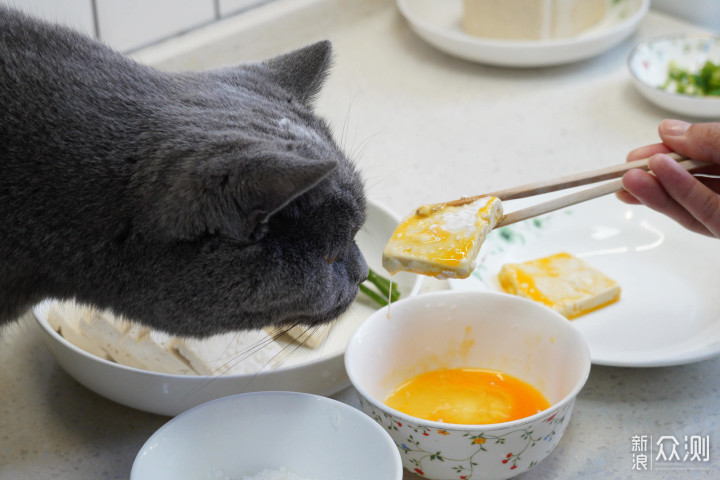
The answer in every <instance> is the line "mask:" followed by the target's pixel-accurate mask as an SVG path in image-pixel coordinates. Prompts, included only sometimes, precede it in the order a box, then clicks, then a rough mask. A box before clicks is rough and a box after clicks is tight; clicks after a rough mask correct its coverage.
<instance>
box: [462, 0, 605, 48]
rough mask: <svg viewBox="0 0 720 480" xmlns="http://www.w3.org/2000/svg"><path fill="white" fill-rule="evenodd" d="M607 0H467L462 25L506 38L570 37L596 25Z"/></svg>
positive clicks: (488, 35)
mask: <svg viewBox="0 0 720 480" xmlns="http://www.w3.org/2000/svg"><path fill="white" fill-rule="evenodd" d="M607 3H608V0H464V1H463V6H464V11H463V22H462V23H463V28H464V30H465V31H466V32H467V33H468V34H470V35H474V36H477V37H484V38H498V39H504V40H551V39H556V38H568V37H573V36H575V35H579V34H581V33H582V32H584V31H586V30H588V29H590V28H592V27H593V26H595V25H597V24H598V23H599V22H600V21H601V20H602V19H603V18H605V13H606V9H607Z"/></svg>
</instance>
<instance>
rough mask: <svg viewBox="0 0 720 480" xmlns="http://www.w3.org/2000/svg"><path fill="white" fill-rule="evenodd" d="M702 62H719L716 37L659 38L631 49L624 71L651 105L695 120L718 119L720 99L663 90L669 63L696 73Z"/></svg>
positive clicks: (719, 47) (718, 46)
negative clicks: (626, 69)
mask: <svg viewBox="0 0 720 480" xmlns="http://www.w3.org/2000/svg"><path fill="white" fill-rule="evenodd" d="M706 61H711V62H714V63H715V64H717V63H720V36H716V35H680V36H671V37H660V38H656V39H654V40H650V41H649V42H645V43H642V44H640V45H638V46H637V47H635V48H634V49H633V51H632V52H631V53H630V56H629V57H628V69H629V70H630V73H631V75H632V79H633V84H634V85H635V87H636V88H637V89H638V91H639V92H640V93H641V94H642V95H643V96H644V97H645V98H647V99H648V100H649V101H650V102H652V103H654V104H655V105H657V106H659V107H661V108H664V109H666V110H669V111H671V112H674V113H679V114H681V115H686V116H689V117H699V118H716V119H717V118H720V96H702V97H701V96H692V95H685V94H680V93H675V91H674V90H672V89H667V90H666V89H665V88H664V86H665V84H666V82H667V78H668V72H669V66H670V62H674V63H675V64H676V65H677V66H678V67H680V68H683V69H687V70H688V71H691V72H697V71H699V70H700V68H702V66H703V65H704V64H705V62H706Z"/></svg>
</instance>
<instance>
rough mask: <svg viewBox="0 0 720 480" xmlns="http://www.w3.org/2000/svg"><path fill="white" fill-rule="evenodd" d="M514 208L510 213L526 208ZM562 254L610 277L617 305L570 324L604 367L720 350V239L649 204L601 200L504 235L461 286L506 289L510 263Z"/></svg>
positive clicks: (491, 240)
mask: <svg viewBox="0 0 720 480" xmlns="http://www.w3.org/2000/svg"><path fill="white" fill-rule="evenodd" d="M522 204H523V202H521V201H519V200H518V201H516V203H515V204H513V203H511V202H508V203H507V210H508V211H513V210H515V209H516V205H517V208H520V207H521V206H522ZM560 251H567V252H568V253H572V254H575V255H577V256H579V257H581V258H583V259H584V260H585V261H587V262H588V263H590V264H591V265H594V266H595V267H597V268H599V269H600V270H601V271H603V272H604V273H606V274H607V275H609V276H610V277H612V278H614V279H615V280H616V281H617V282H618V283H619V284H620V286H621V287H622V295H621V298H620V300H619V301H618V302H617V303H615V304H612V305H609V306H607V307H605V308H602V309H600V310H597V311H595V312H592V313H589V314H586V315H584V316H581V317H579V318H577V319H575V320H573V321H572V324H573V325H574V326H575V327H576V328H577V329H578V330H579V331H580V332H581V333H582V334H583V336H584V337H585V340H586V341H587V343H588V345H589V347H590V355H591V357H592V361H593V363H595V364H598V365H614V366H627V367H653V366H666V365H679V364H685V363H691V362H695V361H699V360H704V359H707V358H710V357H712V356H715V355H718V354H720V303H718V301H717V298H718V295H717V288H716V285H717V272H718V271H720V249H719V248H718V243H717V240H715V239H711V238H708V237H704V236H701V235H698V234H694V233H691V232H689V231H687V230H685V229H683V228H682V227H680V226H679V225H678V224H676V223H675V222H673V221H672V220H670V219H668V218H666V217H665V216H663V215H660V214H658V213H656V212H654V211H652V210H650V209H648V208H646V207H643V206H629V205H626V204H623V203H621V202H620V201H619V200H617V199H616V198H614V196H609V197H604V198H600V199H596V200H592V201H590V202H586V203H584V204H580V205H576V206H573V207H570V208H567V209H565V210H561V211H558V212H554V213H551V214H548V215H545V216H542V217H538V218H536V219H531V220H527V221H525V222H522V223H518V224H515V225H510V226H508V227H505V228H503V229H498V230H495V231H493V232H491V234H490V235H489V236H488V239H487V241H486V243H485V245H483V247H482V249H481V251H480V257H479V259H478V265H479V266H478V268H477V269H476V270H475V272H473V274H472V275H471V276H470V277H469V278H468V279H465V280H452V281H451V288H453V289H458V290H481V291H483V290H485V291H486V290H490V291H502V289H501V288H500V284H499V282H498V280H497V274H498V272H499V271H500V267H501V266H502V265H503V264H504V263H508V262H519V261H525V260H530V259H534V258H539V257H542V256H545V255H550V254H553V253H557V252H560Z"/></svg>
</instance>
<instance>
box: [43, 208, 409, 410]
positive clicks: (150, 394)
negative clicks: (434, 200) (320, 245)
mask: <svg viewBox="0 0 720 480" xmlns="http://www.w3.org/2000/svg"><path fill="white" fill-rule="evenodd" d="M398 222H399V217H398V216H397V215H396V214H394V213H391V212H390V211H388V210H387V209H386V208H384V207H382V206H381V205H378V204H376V203H372V202H371V203H369V205H368V219H367V222H366V224H365V226H364V227H363V228H362V229H361V230H360V232H359V233H358V236H357V243H358V246H359V247H360V250H361V251H362V252H363V254H364V255H365V258H366V259H367V261H368V264H369V265H370V268H373V269H375V270H377V271H378V272H380V271H382V270H381V268H382V266H381V264H380V262H381V258H382V255H381V254H382V249H383V248H384V246H385V243H387V240H388V239H389V238H390V236H391V235H392V232H393V231H394V230H395V227H396V226H397V224H398ZM393 280H394V281H396V282H397V283H398V285H399V286H400V291H401V292H402V294H403V296H411V295H415V294H416V293H417V292H418V291H419V289H420V286H421V279H420V278H419V276H418V275H412V274H409V273H402V272H401V273H398V274H397V275H395V277H393ZM51 305H52V302H50V301H48V302H43V303H41V304H39V305H36V306H35V308H34V309H33V313H34V314H35V317H36V318H37V320H38V323H39V325H40V327H41V328H40V330H41V332H42V334H43V339H44V341H45V343H46V345H47V346H48V348H49V349H50V351H51V352H52V354H53V355H54V356H55V358H56V360H57V361H58V363H59V364H60V366H61V367H62V368H63V369H64V370H65V371H66V372H68V373H69V374H70V375H71V376H72V377H74V378H75V379H76V380H77V381H78V382H80V383H81V384H83V385H85V386H86V387H88V388H89V389H90V390H93V391H94V392H96V393H98V394H100V395H102V396H104V397H107V398H109V399H111V400H114V401H116V402H118V403H121V404H123V405H127V406H129V407H133V408H137V409H140V410H144V411H147V412H151V413H157V414H160V415H177V414H179V413H181V412H183V411H185V410H187V409H189V408H191V407H194V406H196V405H200V404H202V403H205V402H207V401H210V400H213V399H216V398H220V397H225V396H228V395H233V394H237V393H247V392H256V391H265V390H287V391H297V392H305V393H313V394H317V395H332V394H333V393H336V392H338V391H340V390H342V389H343V388H346V387H347V386H349V385H350V380H349V379H348V377H347V374H346V372H345V367H344V365H343V354H344V352H345V347H346V345H347V342H348V340H349V339H350V336H351V335H352V333H353V332H354V331H355V329H356V328H357V326H358V325H360V324H361V323H362V322H363V321H364V320H365V319H366V318H367V317H368V316H369V315H371V314H372V313H373V312H374V311H375V310H376V306H375V305H374V304H373V303H372V302H370V301H368V300H367V299H365V298H364V297H359V298H358V300H356V301H355V302H354V303H353V305H352V306H351V307H350V308H349V309H348V311H347V312H346V313H345V314H343V316H342V317H341V318H340V319H339V320H338V321H337V323H336V325H335V326H333V328H332V329H331V330H330V335H329V336H328V338H327V340H326V341H325V343H324V344H323V345H322V346H321V347H318V348H317V349H310V348H305V347H299V348H298V347H296V346H291V347H290V348H288V349H287V350H288V351H291V352H292V353H291V354H289V355H287V356H285V355H284V356H283V363H282V364H281V365H280V366H279V367H276V368H273V369H268V370H263V371H260V372H258V373H256V374H247V375H221V376H215V377H203V376H189V375H170V374H164V373H157V372H150V371H146V370H140V369H137V368H132V367H127V366H125V365H120V364H118V363H114V362H111V361H107V360H104V359H102V358H100V357H97V356H95V355H92V354H90V353H87V352H85V351H84V350H81V349H80V348H78V347H76V346H75V345H73V344H72V343H70V342H68V341H67V340H65V339H64V338H63V337H61V336H60V335H59V334H58V333H57V332H56V331H55V330H54V329H53V328H52V327H51V326H50V325H49V324H48V323H47V313H48V311H49V309H50V307H51Z"/></svg>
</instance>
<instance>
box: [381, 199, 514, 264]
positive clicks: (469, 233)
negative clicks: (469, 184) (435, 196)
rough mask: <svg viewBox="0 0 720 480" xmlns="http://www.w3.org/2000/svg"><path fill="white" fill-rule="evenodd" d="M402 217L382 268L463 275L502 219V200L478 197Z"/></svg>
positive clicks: (384, 251)
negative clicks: (463, 203) (457, 204)
mask: <svg viewBox="0 0 720 480" xmlns="http://www.w3.org/2000/svg"><path fill="white" fill-rule="evenodd" d="M418 210H420V211H423V210H425V211H426V212H427V213H424V214H423V215H418V213H417V211H416V212H413V213H412V214H410V215H409V216H407V217H405V219H403V221H402V222H400V225H398V227H397V228H396V229H395V232H393V234H392V236H391V237H390V240H389V241H388V243H387V244H386V245H385V249H384V250H383V258H382V262H383V267H384V268H385V270H387V271H388V272H390V273H391V274H394V273H396V272H398V271H400V270H404V271H408V272H413V273H419V274H422V275H428V276H433V277H436V278H466V277H468V276H469V275H470V273H471V272H472V271H473V270H474V269H475V262H476V260H477V256H478V253H479V252H480V247H481V246H482V243H483V241H485V237H486V236H487V234H488V233H490V230H492V229H493V228H494V227H495V225H496V224H497V223H498V222H499V221H500V220H501V219H502V216H503V209H502V203H501V202H500V200H499V199H497V198H495V197H484V198H480V199H478V200H476V201H474V202H472V203H469V204H466V205H461V206H449V205H448V206H444V207H442V208H439V209H434V208H433V209H430V208H427V207H421V208H420V209H418Z"/></svg>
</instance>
